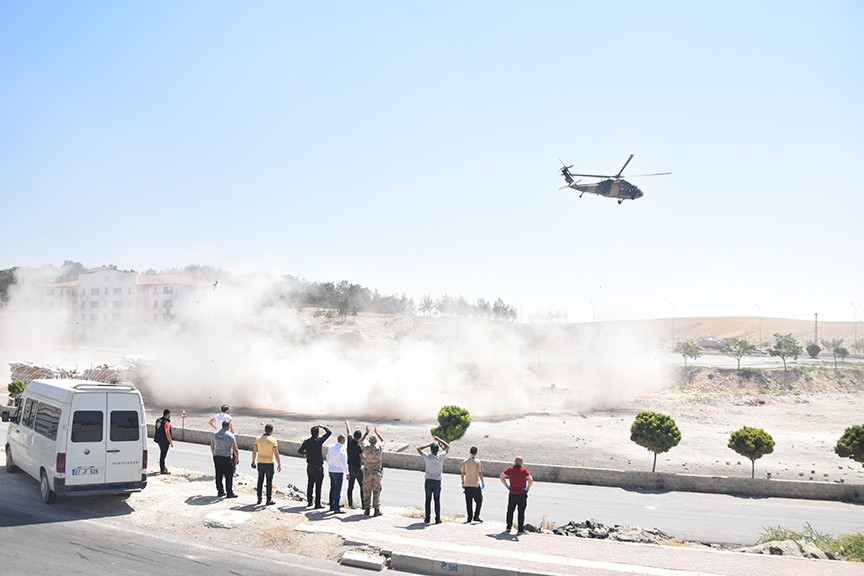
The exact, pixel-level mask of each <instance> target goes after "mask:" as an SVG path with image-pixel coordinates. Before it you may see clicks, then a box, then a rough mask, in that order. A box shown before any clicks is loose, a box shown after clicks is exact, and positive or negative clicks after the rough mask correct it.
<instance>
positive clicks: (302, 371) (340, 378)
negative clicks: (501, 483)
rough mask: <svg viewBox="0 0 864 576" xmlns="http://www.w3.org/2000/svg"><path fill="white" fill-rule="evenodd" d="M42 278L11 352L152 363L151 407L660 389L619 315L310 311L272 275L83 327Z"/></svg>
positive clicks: (308, 409) (507, 397) (656, 369)
mask: <svg viewBox="0 0 864 576" xmlns="http://www.w3.org/2000/svg"><path fill="white" fill-rule="evenodd" d="M49 281H50V279H46V278H44V277H40V276H39V275H38V274H33V275H29V274H28V275H25V276H19V278H18V287H17V289H16V291H15V292H14V293H13V297H12V298H11V299H10V304H9V307H8V308H7V309H6V310H5V311H4V312H3V313H2V315H0V344H2V346H3V348H2V350H3V353H2V354H3V355H4V356H7V357H4V358H3V360H4V361H6V362H11V361H22V360H32V361H38V362H43V363H54V364H65V363H69V362H75V363H76V365H81V367H82V368H86V367H87V366H88V365H94V364H102V363H106V362H107V363H110V362H117V361H119V359H120V358H121V357H122V356H124V355H128V354H133V355H138V356H147V357H149V358H151V359H152V364H151V365H150V367H149V369H148V372H147V378H146V382H144V383H143V384H142V388H143V389H144V390H145V393H146V395H147V400H148V402H149V403H152V404H156V405H163V404H164V405H184V406H199V407H212V406H218V405H220V404H222V403H228V404H230V405H231V406H234V407H237V408H240V407H245V408H260V409H271V410H280V411H285V412H290V413H298V414H308V415H322V416H324V415H336V416H347V417H361V416H366V417H376V418H406V419H431V418H434V416H435V415H436V414H437V412H438V410H439V409H440V407H441V406H443V405H445V404H456V405H459V406H462V407H465V408H467V409H468V410H469V411H470V412H471V413H472V415H474V416H478V417H489V416H506V415H515V414H526V413H533V412H566V413H572V412H578V411H585V410H591V409H598V408H608V407H611V406H614V405H615V404H616V403H618V402H620V401H622V400H626V399H630V398H632V397H634V396H636V395H638V394H639V393H641V392H643V391H645V390H648V389H652V388H657V387H660V386H662V385H663V384H664V383H665V382H666V381H667V378H666V374H665V372H664V368H663V365H662V364H661V362H660V361H659V360H656V359H655V358H654V357H655V356H659V355H660V354H659V351H658V352H657V353H656V354H655V353H653V350H652V342H653V340H654V339H653V338H652V336H651V335H650V334H642V333H636V332H634V331H633V330H632V329H631V328H629V327H628V326H627V325H626V324H623V323H622V324H611V325H603V324H597V325H584V326H580V325H524V324H511V323H500V322H493V321H489V320H477V319H465V318H432V319H429V318H416V317H402V318H393V317H389V318H387V317H375V316H364V315H362V314H361V315H360V316H359V317H358V318H357V319H356V323H355V320H353V319H348V320H347V321H345V322H344V323H343V322H340V321H338V320H330V321H326V320H323V319H315V318H313V317H312V315H311V314H310V313H309V311H308V310H307V311H298V310H296V309H294V308H292V307H289V306H288V305H287V304H281V305H280V304H279V303H278V302H277V303H274V302H273V301H272V294H273V293H274V291H273V287H274V283H275V281H274V280H273V279H271V278H268V277H263V276H254V277H247V278H244V280H243V285H242V286H239V285H230V284H228V285H225V284H226V283H220V284H219V286H218V289H216V290H206V291H204V292H202V293H201V294H200V296H199V297H198V299H197V302H196V303H195V304H194V305H192V306H191V308H187V309H185V310H183V315H182V316H181V317H179V318H178V319H177V320H176V321H174V322H170V323H167V324H162V325H159V326H158V327H154V328H148V329H142V328H132V329H119V328H118V329H112V330H111V331H110V332H109V333H103V334H99V335H95V334H83V333H79V332H78V331H77V330H78V329H77V328H76V326H75V324H74V323H73V321H72V320H70V319H69V318H67V317H65V316H64V315H63V314H59V313H52V312H51V311H46V310H45V309H44V308H43V307H42V301H41V297H40V296H33V294H39V288H40V287H41V286H43V285H44V284H46V283H48V282H49Z"/></svg>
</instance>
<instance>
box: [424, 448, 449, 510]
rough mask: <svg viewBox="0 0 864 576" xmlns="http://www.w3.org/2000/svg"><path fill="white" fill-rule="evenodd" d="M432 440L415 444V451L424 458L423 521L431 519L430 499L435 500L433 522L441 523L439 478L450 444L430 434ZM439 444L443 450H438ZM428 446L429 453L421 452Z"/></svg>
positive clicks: (442, 474) (442, 475)
mask: <svg viewBox="0 0 864 576" xmlns="http://www.w3.org/2000/svg"><path fill="white" fill-rule="evenodd" d="M432 438H433V440H434V442H430V443H429V444H425V445H423V446H417V453H418V454H420V455H421V456H423V459H424V460H426V516H425V519H424V521H425V522H426V523H427V524H428V523H429V521H430V520H431V506H430V504H431V503H432V500H433V499H434V500H435V523H436V524H440V523H441V480H442V479H443V477H444V459H445V458H446V457H447V453H448V452H450V445H449V444H447V443H446V442H444V441H443V440H441V439H440V438H438V437H437V436H432ZM439 445H440V446H441V447H443V448H444V451H443V452H442V451H440V450H439ZM426 448H429V452H430V454H426V453H425V452H423V450H425V449H426Z"/></svg>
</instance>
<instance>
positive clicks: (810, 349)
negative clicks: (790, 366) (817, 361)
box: [806, 342, 822, 358]
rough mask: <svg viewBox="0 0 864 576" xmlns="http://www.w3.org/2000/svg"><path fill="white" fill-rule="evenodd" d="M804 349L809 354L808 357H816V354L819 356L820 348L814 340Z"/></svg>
mask: <svg viewBox="0 0 864 576" xmlns="http://www.w3.org/2000/svg"><path fill="white" fill-rule="evenodd" d="M806 350H807V354H809V355H810V358H816V357H817V356H819V353H820V352H821V351H822V348H820V347H819V345H818V344H816V343H815V342H814V343H813V344H808V345H807V348H806Z"/></svg>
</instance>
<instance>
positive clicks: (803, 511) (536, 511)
mask: <svg viewBox="0 0 864 576" xmlns="http://www.w3.org/2000/svg"><path fill="white" fill-rule="evenodd" d="M5 437H6V428H5V426H4V427H0V445H2V444H4V443H5ZM158 453H159V450H158V448H157V447H156V446H155V445H154V444H152V440H151V445H150V454H151V458H152V457H156V456H157V455H158ZM481 456H482V455H481ZM240 459H241V463H240V470H241V471H242V472H245V473H250V474H253V475H254V473H255V471H254V470H252V468H251V467H250V465H249V464H250V462H251V453H250V452H245V451H244V452H241V454H240ZM168 463H169V468H170V466H179V467H181V468H186V469H189V470H193V471H198V472H205V473H210V472H212V466H213V464H212V460H211V457H210V450H209V447H208V446H203V445H199V444H189V443H184V442H175V448H173V449H171V451H170V452H169V454H168ZM282 463H283V468H282V472H281V473H279V474H276V483H277V484H278V485H281V486H284V485H286V484H294V485H295V486H298V487H299V488H300V489H302V490H304V491H305V488H306V471H305V470H306V468H305V462H304V461H303V460H302V459H300V458H293V457H284V456H283V458H282ZM0 473H5V470H4V471H3V472H0ZM31 488H32V494H30V495H25V496H23V497H22V499H23V500H24V501H25V502H26V501H28V499H29V500H30V501H32V502H37V501H38V483H37V482H36V481H35V480H32V485H31ZM327 488H328V487H327V481H326V479H325V486H324V499H325V500H326V494H327ZM213 490H214V492H215V487H214V488H213ZM355 490H356V488H355ZM343 497H344V493H343ZM9 498H10V497H9V496H8V495H5V494H4V495H3V496H2V497H0V503H2V504H3V505H5V506H7V507H8V506H9V505H10V504H9ZM355 498H357V499H358V500H359V494H355ZM441 498H442V512H443V515H444V516H449V517H454V516H455V515H456V514H457V513H460V514H464V513H465V501H464V496H463V494H462V490H461V486H460V482H459V476H458V475H452V474H446V475H445V478H444V483H443V489H442V493H441ZM506 502H507V493H506V490H505V488H504V487H503V486H502V485H501V483H500V482H499V480H498V479H497V478H487V481H486V488H485V490H484V502H483V512H482V517H483V519H484V520H486V521H490V520H491V521H499V522H502V523H503V519H504V514H505V506H506ZM382 503H383V504H384V506H396V507H417V508H420V507H422V506H423V475H422V473H420V472H416V471H410V470H398V469H392V468H387V469H385V472H384V479H383V491H382ZM37 508H38V507H37ZM60 509H62V507H60ZM861 512H862V505H858V504H847V503H843V502H830V501H819V500H795V499H786V498H746V497H738V496H728V495H722V494H700V493H693V492H652V491H641V490H626V489H621V488H609V487H600V486H580V485H571V484H553V483H540V482H538V483H535V485H534V488H532V490H531V494H530V496H529V500H528V513H527V517H528V522H529V523H533V524H535V525H536V524H539V523H540V522H541V521H542V520H544V519H545V520H546V521H547V522H554V523H556V524H557V525H561V524H565V523H567V522H569V521H571V520H575V521H582V520H586V519H588V518H594V519H596V520H598V521H599V522H603V523H604V524H609V525H613V524H629V525H635V526H641V527H643V528H656V529H659V530H662V531H663V532H665V533H667V534H670V535H672V536H675V537H678V538H681V539H686V540H697V541H704V542H724V543H738V544H751V543H753V542H755V541H756V540H757V539H758V538H759V536H760V534H761V532H762V531H763V529H764V528H765V527H768V526H784V527H786V528H791V529H796V530H797V529H800V528H801V527H802V526H804V524H805V523H808V522H809V523H810V525H812V526H813V528H815V529H816V530H818V531H820V532H825V533H830V534H840V533H846V532H853V531H856V530H858V529H860V528H862V525H864V521H862V520H861ZM2 516H6V514H5V510H4V514H3V515H2ZM0 525H2V524H0Z"/></svg>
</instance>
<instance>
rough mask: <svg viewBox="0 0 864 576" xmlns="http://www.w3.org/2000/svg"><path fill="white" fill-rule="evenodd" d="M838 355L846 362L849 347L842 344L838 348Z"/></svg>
mask: <svg viewBox="0 0 864 576" xmlns="http://www.w3.org/2000/svg"><path fill="white" fill-rule="evenodd" d="M837 356H839V357H840V361H841V362H845V361H846V357H847V356H849V349H848V348H844V347H843V346H841V347H840V348H837Z"/></svg>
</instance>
